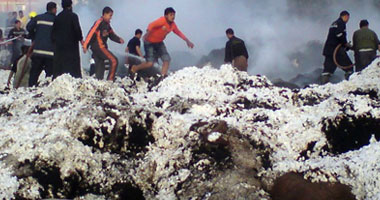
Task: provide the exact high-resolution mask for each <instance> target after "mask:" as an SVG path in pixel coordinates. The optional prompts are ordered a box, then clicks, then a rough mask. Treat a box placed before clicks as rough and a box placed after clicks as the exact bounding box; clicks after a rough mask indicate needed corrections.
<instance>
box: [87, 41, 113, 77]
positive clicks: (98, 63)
mask: <svg viewBox="0 0 380 200" xmlns="http://www.w3.org/2000/svg"><path fill="white" fill-rule="evenodd" d="M92 58H93V59H94V60H95V77H96V78H97V79H98V80H103V79H104V72H105V70H106V68H105V61H106V60H109V61H110V72H109V74H108V78H107V80H111V81H113V80H115V75H116V70H117V66H118V64H119V61H118V60H117V58H116V56H115V55H114V54H113V53H111V52H110V51H109V50H108V49H105V48H101V49H92Z"/></svg>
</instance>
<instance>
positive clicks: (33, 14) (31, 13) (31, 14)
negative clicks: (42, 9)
mask: <svg viewBox="0 0 380 200" xmlns="http://www.w3.org/2000/svg"><path fill="white" fill-rule="evenodd" d="M36 16H37V13H36V12H34V11H32V12H30V13H29V18H34V17H36Z"/></svg>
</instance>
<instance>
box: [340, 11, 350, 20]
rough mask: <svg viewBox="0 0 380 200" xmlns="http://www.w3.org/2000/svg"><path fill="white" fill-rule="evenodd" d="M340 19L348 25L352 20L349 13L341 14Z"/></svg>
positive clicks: (343, 12)
mask: <svg viewBox="0 0 380 200" xmlns="http://www.w3.org/2000/svg"><path fill="white" fill-rule="evenodd" d="M340 18H342V20H343V21H344V22H345V23H347V22H348V20H350V13H349V12H348V11H346V10H345V11H342V12H341V13H340Z"/></svg>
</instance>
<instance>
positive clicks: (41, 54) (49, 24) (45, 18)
mask: <svg viewBox="0 0 380 200" xmlns="http://www.w3.org/2000/svg"><path fill="white" fill-rule="evenodd" d="M46 11H47V12H46V13H45V14H42V15H38V16H36V17H34V18H33V19H32V20H31V21H30V22H29V23H28V25H27V30H28V31H29V33H30V35H33V38H32V40H33V41H34V48H33V56H32V69H31V71H30V78H29V86H31V87H32V86H36V85H37V82H38V77H40V74H41V72H42V70H44V71H45V73H46V76H53V58H54V48H53V42H52V41H51V33H52V30H53V25H54V20H55V15H56V14H57V4H56V3H54V2H49V3H48V4H47V5H46Z"/></svg>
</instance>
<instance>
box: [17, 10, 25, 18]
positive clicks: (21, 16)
mask: <svg viewBox="0 0 380 200" xmlns="http://www.w3.org/2000/svg"><path fill="white" fill-rule="evenodd" d="M18 16H20V18H23V17H24V12H23V11H22V10H20V11H18Z"/></svg>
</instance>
